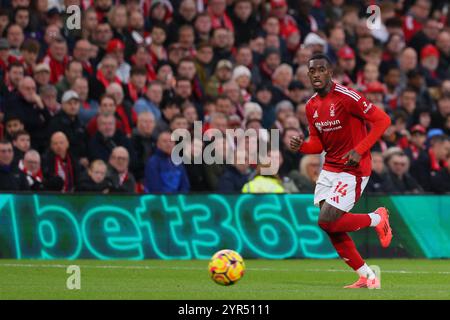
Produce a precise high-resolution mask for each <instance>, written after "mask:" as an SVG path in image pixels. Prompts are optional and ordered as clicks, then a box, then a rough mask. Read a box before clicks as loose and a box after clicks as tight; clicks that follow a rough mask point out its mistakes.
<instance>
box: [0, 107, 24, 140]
mask: <svg viewBox="0 0 450 320" xmlns="http://www.w3.org/2000/svg"><path fill="white" fill-rule="evenodd" d="M4 122H5V138H6V139H7V140H8V141H12V140H13V138H14V136H15V135H16V134H17V133H18V132H19V131H22V130H24V129H25V126H24V124H23V122H22V120H20V118H19V117H18V116H16V115H15V114H10V115H7V116H6V117H5V119H4Z"/></svg>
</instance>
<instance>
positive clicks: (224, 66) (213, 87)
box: [206, 60, 233, 98]
mask: <svg viewBox="0 0 450 320" xmlns="http://www.w3.org/2000/svg"><path fill="white" fill-rule="evenodd" d="M232 69H233V65H232V64H231V62H230V61H228V60H220V61H219V62H218V63H217V65H216V70H215V72H214V75H213V76H212V77H211V78H210V79H209V81H208V84H207V86H206V95H207V96H208V97H210V98H214V97H217V96H218V95H220V94H221V93H222V92H223V85H224V84H225V83H226V82H227V81H229V80H230V79H231V76H232V73H231V71H232Z"/></svg>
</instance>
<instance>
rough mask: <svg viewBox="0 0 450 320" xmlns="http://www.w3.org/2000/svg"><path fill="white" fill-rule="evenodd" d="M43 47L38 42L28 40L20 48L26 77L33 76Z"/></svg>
mask: <svg viewBox="0 0 450 320" xmlns="http://www.w3.org/2000/svg"><path fill="white" fill-rule="evenodd" d="M40 47H41V45H40V44H39V42H38V41H37V40H34V39H26V40H25V41H24V42H23V43H22V46H21V47H20V53H21V54H22V58H23V65H24V67H25V75H27V76H32V75H33V70H34V67H36V62H37V59H38V54H39V50H40Z"/></svg>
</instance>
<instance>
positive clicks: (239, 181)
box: [217, 150, 250, 193]
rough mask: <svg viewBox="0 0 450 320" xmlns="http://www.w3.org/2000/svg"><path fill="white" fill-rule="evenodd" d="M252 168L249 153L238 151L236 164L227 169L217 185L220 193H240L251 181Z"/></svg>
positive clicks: (235, 159) (235, 158)
mask: <svg viewBox="0 0 450 320" xmlns="http://www.w3.org/2000/svg"><path fill="white" fill-rule="evenodd" d="M249 173H250V166H249V162H248V157H247V152H246V151H245V150H238V151H237V152H236V153H235V157H234V163H233V164H232V165H229V166H227V167H226V168H225V171H224V172H223V174H222V176H221V177H220V178H219V183H218V185H217V191H218V192H225V193H240V192H241V190H242V188H243V187H244V185H245V184H246V183H247V182H248V181H249Z"/></svg>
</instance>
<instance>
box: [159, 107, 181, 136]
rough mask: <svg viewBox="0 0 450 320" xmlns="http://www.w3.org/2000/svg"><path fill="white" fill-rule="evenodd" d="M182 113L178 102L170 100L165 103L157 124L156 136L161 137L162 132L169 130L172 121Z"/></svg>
mask: <svg viewBox="0 0 450 320" xmlns="http://www.w3.org/2000/svg"><path fill="white" fill-rule="evenodd" d="M180 112H181V110H180V107H179V106H178V103H177V101H175V100H170V101H165V102H163V104H162V106H161V118H160V119H159V120H158V121H157V122H156V128H155V136H159V134H160V133H161V132H163V131H167V130H169V129H170V121H172V119H173V118H174V117H175V116H176V115H178V114H180Z"/></svg>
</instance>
